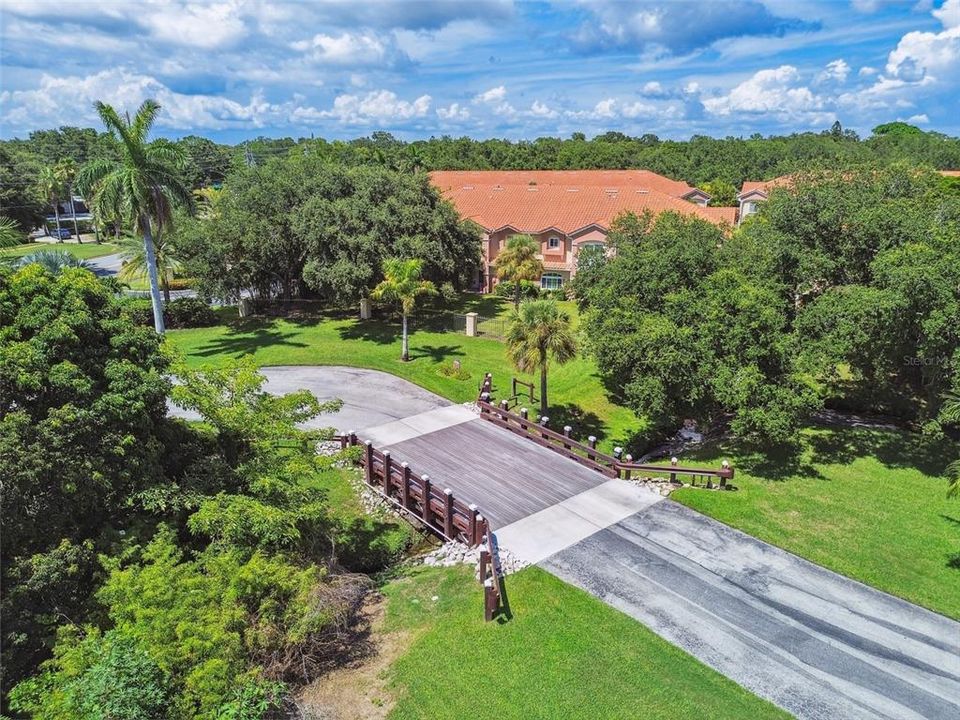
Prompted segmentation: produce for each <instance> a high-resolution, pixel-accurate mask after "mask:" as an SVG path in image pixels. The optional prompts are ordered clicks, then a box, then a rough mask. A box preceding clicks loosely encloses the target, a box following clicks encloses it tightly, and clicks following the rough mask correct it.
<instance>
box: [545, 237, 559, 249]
mask: <svg viewBox="0 0 960 720" xmlns="http://www.w3.org/2000/svg"><path fill="white" fill-rule="evenodd" d="M559 247H560V238H556V237H552V238H550V239H549V240H547V248H548V249H550V250H556V249H558V248H559Z"/></svg>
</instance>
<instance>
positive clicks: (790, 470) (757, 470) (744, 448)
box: [721, 439, 826, 481]
mask: <svg viewBox="0 0 960 720" xmlns="http://www.w3.org/2000/svg"><path fill="white" fill-rule="evenodd" d="M721 450H723V451H726V453H729V454H731V455H733V456H734V457H736V459H737V461H736V468H737V469H740V470H743V471H744V472H745V473H748V474H750V475H753V476H754V477H758V478H763V479H764V480H778V481H783V480H791V479H794V478H800V477H802V478H805V479H818V480H825V479H826V478H825V477H824V475H823V474H822V473H821V472H820V471H819V470H817V469H816V467H814V466H813V464H812V463H811V462H810V460H809V459H807V458H806V457H804V446H803V442H802V441H801V440H800V439H796V440H793V441H788V442H784V443H777V444H775V445H758V444H756V443H749V442H745V441H736V440H734V441H730V442H727V443H724V444H722V445H721Z"/></svg>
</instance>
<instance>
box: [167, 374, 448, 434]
mask: <svg viewBox="0 0 960 720" xmlns="http://www.w3.org/2000/svg"><path fill="white" fill-rule="evenodd" d="M261 372H262V373H263V374H264V375H265V376H266V378H267V383H266V387H265V389H266V390H267V392H271V393H274V394H276V395H282V394H284V393H288V392H293V391H295V390H309V391H310V392H312V393H313V394H314V395H315V396H316V397H317V399H319V400H321V401H323V400H332V399H334V398H339V399H340V400H343V408H342V409H341V410H340V412H337V413H334V414H330V415H321V416H319V417H318V418H315V419H314V420H311V421H310V422H308V423H306V425H307V427H312V428H319V427H334V428H336V429H337V430H338V431H340V432H349V431H351V430H356V431H359V430H363V429H365V428H370V427H376V426H378V425H383V424H385V423H388V422H392V421H394V420H399V419H401V418H405V417H409V416H410V415H416V414H418V413H422V412H426V411H428V410H434V409H436V408H440V407H445V406H448V405H450V404H451V403H450V402H449V401H448V400H445V399H443V398H442V397H440V396H439V395H434V394H433V393H431V392H428V391H427V390H424V389H423V388H421V387H419V386H418V385H414V384H413V383H411V382H408V381H406V380H401V379H400V378H398V377H396V376H394V375H389V374H388V373H384V372H379V371H377V370H363V369H360V368H350V367H341V366H328V367H318V366H306V367H303V366H296V365H291V366H276V367H264V368H261ZM170 414H171V415H175V416H177V417H185V418H187V419H193V420H195V419H197V415H196V414H195V413H193V412H189V411H186V410H183V409H182V408H178V407H176V406H174V405H171V406H170Z"/></svg>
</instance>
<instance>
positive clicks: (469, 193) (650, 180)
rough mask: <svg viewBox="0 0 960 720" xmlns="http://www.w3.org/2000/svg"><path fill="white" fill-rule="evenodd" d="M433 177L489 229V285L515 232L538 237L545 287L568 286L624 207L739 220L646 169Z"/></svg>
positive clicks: (459, 206) (485, 240) (453, 173)
mask: <svg viewBox="0 0 960 720" xmlns="http://www.w3.org/2000/svg"><path fill="white" fill-rule="evenodd" d="M430 179H431V182H432V183H433V184H434V186H436V187H437V188H438V189H439V190H440V191H441V193H443V195H444V197H446V198H447V199H448V200H450V201H451V202H452V203H453V204H454V206H455V207H456V208H457V210H458V211H459V212H460V215H461V216H462V217H463V218H465V219H470V220H473V221H474V222H476V223H477V224H478V225H479V226H480V227H481V228H483V231H484V238H483V256H484V268H485V271H484V276H483V277H482V278H480V279H479V284H480V285H481V286H482V287H484V289H486V290H487V291H490V290H492V289H493V286H494V285H495V284H496V271H495V261H496V258H497V254H498V253H499V252H500V249H501V248H502V247H503V246H504V244H505V243H506V241H507V239H508V238H509V237H510V236H511V235H516V234H520V233H523V234H528V235H532V236H533V237H534V238H536V239H537V240H538V241H539V242H540V254H541V258H542V260H543V266H544V273H543V276H542V277H541V278H540V285H541V287H543V288H546V289H555V288H559V287H562V286H563V285H564V284H565V283H566V282H568V281H569V280H570V278H571V277H573V275H575V274H576V265H577V263H576V260H577V255H578V253H579V252H580V250H581V249H582V248H584V247H589V246H600V247H606V244H607V233H608V232H609V229H610V225H611V223H612V222H613V220H614V218H616V217H617V216H618V215H621V214H623V213H625V212H633V213H636V214H642V213H644V212H648V211H649V212H653V213H655V214H659V213H661V212H666V211H673V212H677V213H681V214H684V215H693V216H696V217H700V218H702V219H704V220H707V221H709V222H712V223H716V224H718V225H720V224H726V225H729V226H733V225H734V224H735V223H736V208H719V207H718V208H712V207H707V202H708V201H709V200H710V196H709V195H707V194H706V193H705V192H703V191H702V190H700V189H698V188H695V187H691V186H689V185H687V184H686V183H683V182H680V181H677V180H671V179H670V178H667V177H664V176H662V175H658V174H656V173H653V172H650V171H648V170H508V171H501V170H495V171H494V170H490V171H487V170H466V171H456V170H444V171H437V172H432V173H430Z"/></svg>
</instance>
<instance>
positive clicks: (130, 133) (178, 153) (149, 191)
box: [77, 100, 194, 334]
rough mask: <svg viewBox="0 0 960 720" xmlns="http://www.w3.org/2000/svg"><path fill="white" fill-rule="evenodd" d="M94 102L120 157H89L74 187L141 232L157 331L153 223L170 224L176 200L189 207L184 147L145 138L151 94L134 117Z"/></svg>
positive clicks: (156, 108) (154, 109)
mask: <svg viewBox="0 0 960 720" xmlns="http://www.w3.org/2000/svg"><path fill="white" fill-rule="evenodd" d="M94 107H95V108H96V110H97V113H98V114H99V115H100V119H101V120H102V121H103V124H104V125H105V126H106V128H107V130H109V131H110V133H111V134H113V135H114V136H115V137H116V138H117V139H118V140H119V141H120V142H119V146H120V159H119V160H111V159H106V158H101V159H98V160H92V161H91V162H89V163H87V164H86V165H84V166H83V168H82V169H81V170H80V173H79V174H78V176H77V187H78V188H79V189H80V191H81V192H82V193H83V194H84V196H85V197H88V198H92V207H93V208H95V211H96V213H97V214H98V215H100V216H102V217H108V218H122V219H123V220H125V221H127V222H129V223H130V224H131V225H133V226H134V227H135V228H136V229H137V230H138V231H139V232H140V234H141V235H143V249H144V258H145V263H146V266H147V275H148V277H149V278H150V297H151V299H152V301H153V323H154V328H155V329H156V331H157V333H160V334H162V333H163V331H164V325H163V302H162V301H161V299H160V281H159V278H158V274H157V258H156V249H155V247H154V239H153V227H154V225H155V226H156V228H157V231H158V232H160V233H162V232H163V230H164V229H166V228H167V226H169V225H170V224H171V220H172V217H173V208H174V206H175V205H181V206H183V207H185V208H187V209H188V211H192V210H193V205H194V204H193V195H192V194H191V193H190V188H188V187H187V186H186V185H185V184H184V182H183V180H182V179H181V177H180V173H179V168H180V167H181V166H182V164H183V163H184V155H183V151H182V150H181V149H180V148H179V147H177V146H176V145H174V144H173V143H171V142H169V141H167V140H163V139H161V140H154V141H153V142H149V143H148V142H147V136H148V135H149V134H150V128H151V127H152V126H153V123H154V121H155V120H156V119H157V114H158V113H159V112H160V105H159V103H157V102H156V101H155V100H144V101H143V104H142V105H140V107H139V109H138V110H137V112H136V114H135V115H134V117H133V119H132V120H131V119H130V118H129V117H127V118H122V117H120V115H119V114H118V113H117V111H116V110H115V109H114V108H113V107H111V106H110V105H107V104H106V103H103V102H99V101H98V102H97V103H96V104H95V105H94Z"/></svg>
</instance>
